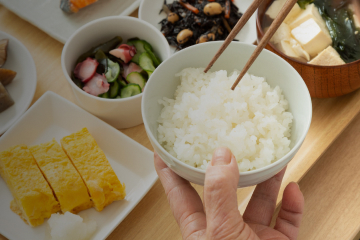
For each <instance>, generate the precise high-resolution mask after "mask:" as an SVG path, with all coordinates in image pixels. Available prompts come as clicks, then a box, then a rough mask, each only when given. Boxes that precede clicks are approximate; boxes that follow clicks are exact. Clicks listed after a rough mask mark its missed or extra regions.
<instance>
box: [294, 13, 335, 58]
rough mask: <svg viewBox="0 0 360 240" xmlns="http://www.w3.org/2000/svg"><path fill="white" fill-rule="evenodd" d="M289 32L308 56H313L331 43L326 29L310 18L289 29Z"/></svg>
mask: <svg viewBox="0 0 360 240" xmlns="http://www.w3.org/2000/svg"><path fill="white" fill-rule="evenodd" d="M291 34H292V36H293V37H294V39H295V40H297V41H298V42H299V43H300V44H301V46H302V47H303V49H304V50H305V51H306V52H307V53H309V55H310V57H315V56H316V55H317V54H318V53H320V52H321V51H322V50H324V49H325V48H326V47H327V46H329V45H330V44H331V43H332V40H331V37H330V34H329V32H328V30H327V29H325V28H321V27H320V26H319V24H318V23H317V22H316V21H315V20H314V19H312V18H311V19H309V20H307V21H305V22H304V23H302V24H300V26H298V27H296V28H294V29H293V30H291Z"/></svg>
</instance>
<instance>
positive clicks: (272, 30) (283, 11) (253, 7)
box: [204, 0, 297, 90]
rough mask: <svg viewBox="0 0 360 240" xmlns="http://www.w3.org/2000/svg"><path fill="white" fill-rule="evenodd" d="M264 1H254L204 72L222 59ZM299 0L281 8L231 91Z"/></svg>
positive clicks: (290, 0) (289, 0)
mask: <svg viewBox="0 0 360 240" xmlns="http://www.w3.org/2000/svg"><path fill="white" fill-rule="evenodd" d="M263 1H264V0H254V1H253V3H252V4H251V5H250V7H249V8H248V9H247V10H246V12H245V13H244V14H243V15H242V16H241V18H240V19H239V21H238V22H237V23H236V25H235V27H234V28H233V30H232V31H231V32H230V33H229V35H228V37H227V38H226V39H225V41H224V43H223V44H222V45H221V47H220V48H219V50H218V51H217V53H216V54H215V56H214V57H213V59H211V61H210V63H209V65H208V66H207V67H206V68H205V70H204V72H205V73H206V72H207V71H208V70H209V69H210V68H211V67H212V65H213V64H214V63H215V61H216V60H217V59H218V58H219V57H220V55H221V54H222V53H223V52H224V50H225V49H226V48H227V46H229V44H230V42H231V41H232V40H233V39H234V38H235V36H236V35H237V34H238V33H239V32H240V30H241V29H242V28H243V27H244V25H245V23H246V22H247V21H248V20H249V18H250V17H251V15H253V13H254V12H255V10H256V9H257V8H258V7H259V5H260V4H261V3H262V2H263ZM296 2H297V0H287V1H286V3H285V4H284V6H283V7H282V8H281V10H280V12H279V14H278V15H277V16H276V18H275V19H274V21H273V22H272V24H271V25H270V27H269V29H268V30H267V31H266V33H265V34H264V36H263V38H262V39H261V41H260V42H259V44H258V46H257V47H256V49H255V51H254V52H253V54H251V56H250V58H249V60H248V62H247V63H246V64H245V66H244V68H243V70H242V71H241V72H240V74H239V76H238V77H237V79H236V81H235V83H234V84H233V85H232V87H231V90H234V89H235V87H236V86H237V85H238V83H239V82H240V80H241V79H242V78H243V76H244V75H245V73H246V72H247V71H248V70H249V68H250V67H251V65H252V64H253V63H254V61H255V59H256V58H257V57H258V56H259V54H260V52H261V51H262V50H263V48H264V47H265V46H266V44H267V43H268V41H269V40H270V39H271V37H272V36H273V35H274V33H275V32H276V30H277V29H278V28H279V26H280V25H281V23H282V22H283V21H284V19H285V18H286V16H287V15H288V14H289V12H290V11H291V9H292V8H293V6H294V5H295V4H296Z"/></svg>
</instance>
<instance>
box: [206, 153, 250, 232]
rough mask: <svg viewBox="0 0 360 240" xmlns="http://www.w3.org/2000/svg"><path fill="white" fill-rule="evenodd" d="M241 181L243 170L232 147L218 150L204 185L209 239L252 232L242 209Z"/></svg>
mask: <svg viewBox="0 0 360 240" xmlns="http://www.w3.org/2000/svg"><path fill="white" fill-rule="evenodd" d="M238 181H239V169H238V166H237V163H236V159H235V157H234V155H233V154H232V153H231V151H230V150H229V149H228V148H225V147H221V148H218V149H216V150H215V152H214V154H213V157H212V160H211V163H210V164H209V165H208V167H207V169H206V174H205V186H204V203H205V211H206V222H207V230H206V235H207V237H208V238H209V239H227V238H228V237H229V234H230V235H233V236H232V237H235V236H241V235H243V231H244V229H246V230H247V231H248V230H249V229H247V228H248V227H247V226H245V223H244V222H243V219H242V217H241V215H240V212H239V210H238V204H237V195H236V190H237V184H238ZM230 238H231V236H230Z"/></svg>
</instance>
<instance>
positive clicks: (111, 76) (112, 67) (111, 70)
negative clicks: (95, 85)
mask: <svg viewBox="0 0 360 240" xmlns="http://www.w3.org/2000/svg"><path fill="white" fill-rule="evenodd" d="M119 74H120V65H119V64H118V63H116V62H113V61H111V60H110V59H108V68H107V71H106V73H105V77H106V80H107V81H108V82H114V81H115V80H116V79H117V78H118V76H119Z"/></svg>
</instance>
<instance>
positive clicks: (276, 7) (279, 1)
mask: <svg viewBox="0 0 360 240" xmlns="http://www.w3.org/2000/svg"><path fill="white" fill-rule="evenodd" d="M285 2H286V0H275V1H274V2H273V3H272V4H271V5H270V7H269V8H268V10H267V11H266V13H265V14H266V15H268V17H269V18H271V19H275V18H276V16H277V15H278V13H279V12H280V10H281V8H282V7H283V6H284V4H285Z"/></svg>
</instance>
